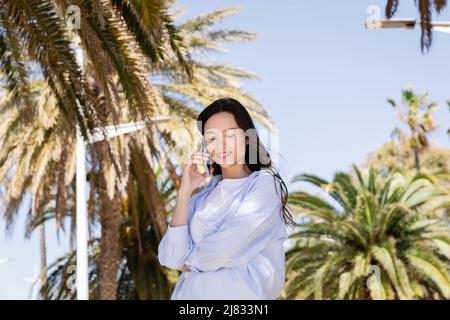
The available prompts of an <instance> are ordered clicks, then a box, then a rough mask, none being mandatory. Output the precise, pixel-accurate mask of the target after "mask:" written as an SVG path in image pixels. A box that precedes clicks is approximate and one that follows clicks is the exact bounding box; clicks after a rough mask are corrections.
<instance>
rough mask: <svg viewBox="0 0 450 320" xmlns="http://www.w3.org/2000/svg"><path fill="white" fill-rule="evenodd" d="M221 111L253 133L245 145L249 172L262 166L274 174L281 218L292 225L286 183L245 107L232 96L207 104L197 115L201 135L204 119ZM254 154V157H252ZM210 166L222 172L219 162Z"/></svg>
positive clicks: (215, 170) (217, 171) (214, 173)
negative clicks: (229, 114)
mask: <svg viewBox="0 0 450 320" xmlns="http://www.w3.org/2000/svg"><path fill="white" fill-rule="evenodd" d="M222 111H226V112H230V113H232V114H233V115H234V118H235V120H236V122H237V124H238V126H239V128H241V129H243V130H244V132H247V133H248V132H250V134H252V135H254V136H253V137H251V139H249V141H250V142H249V143H248V144H246V146H245V163H246V165H247V167H248V168H249V169H250V171H251V172H254V171H260V170H261V169H262V168H266V169H269V170H270V171H271V172H272V174H273V176H274V183H277V181H278V182H279V183H280V187H281V195H279V196H280V199H281V202H282V204H283V210H282V213H283V220H284V222H285V224H287V225H290V226H294V225H295V224H296V223H295V221H294V219H293V218H292V214H291V212H290V209H289V208H288V206H287V202H288V194H289V193H288V190H287V187H286V184H285V183H284V181H283V179H282V178H281V176H280V174H279V172H278V170H277V169H276V168H275V165H274V164H273V163H272V161H271V159H270V155H269V152H267V149H266V148H265V147H264V145H263V143H262V142H261V140H260V139H259V137H258V134H257V131H256V127H255V125H254V123H253V120H252V118H251V117H250V114H249V113H248V111H247V109H246V108H245V107H244V106H243V105H242V104H241V103H240V102H239V101H237V100H236V99H233V98H221V99H218V100H216V101H214V102H213V103H211V104H210V105H209V106H207V107H206V108H205V109H203V111H202V112H200V114H199V115H198V117H197V126H198V129H199V131H200V132H201V133H202V135H204V127H205V123H206V121H207V120H208V119H209V118H210V117H211V116H212V115H214V114H216V113H219V112H222ZM249 129H251V130H249ZM255 155H256V159H255V157H254V156H255ZM250 156H252V161H250ZM211 166H212V167H213V172H212V174H213V175H218V174H222V168H221V167H220V165H219V164H217V163H216V162H214V163H213V164H212V165H211ZM251 172H249V173H251ZM276 190H278V188H276ZM277 192H278V191H277Z"/></svg>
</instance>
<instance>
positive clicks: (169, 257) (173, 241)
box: [158, 194, 198, 269]
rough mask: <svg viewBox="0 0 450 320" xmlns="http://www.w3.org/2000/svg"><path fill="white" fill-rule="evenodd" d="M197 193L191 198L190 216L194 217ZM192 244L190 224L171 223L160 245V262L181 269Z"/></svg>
mask: <svg viewBox="0 0 450 320" xmlns="http://www.w3.org/2000/svg"><path fill="white" fill-rule="evenodd" d="M197 195H198V194H195V195H193V196H191V198H190V199H189V208H188V217H192V214H193V211H194V203H195V199H196V197H197ZM192 246H193V242H192V239H191V237H190V234H189V231H188V225H187V224H184V225H180V226H176V227H174V226H172V223H169V226H168V228H167V231H166V233H165V234H164V236H163V238H162V239H161V241H160V243H159V245H158V259H159V263H160V264H161V265H164V266H166V267H169V268H171V269H180V268H181V266H182V265H183V264H184V260H185V258H186V256H187V255H188V253H189V251H190V249H191V248H192Z"/></svg>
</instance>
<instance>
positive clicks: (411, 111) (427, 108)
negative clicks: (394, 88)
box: [387, 89, 438, 172]
mask: <svg viewBox="0 0 450 320" xmlns="http://www.w3.org/2000/svg"><path fill="white" fill-rule="evenodd" d="M428 96H429V94H428V93H423V94H415V93H414V91H413V90H412V89H403V90H402V100H403V105H404V108H403V109H405V110H402V108H401V106H398V105H397V103H396V102H395V100H394V99H387V101H388V103H389V104H390V105H391V106H392V107H393V108H394V109H396V111H397V115H398V117H399V118H400V120H401V121H402V122H404V123H405V124H406V126H407V127H408V129H409V137H407V136H406V134H405V133H404V132H403V131H402V130H401V129H399V128H397V129H395V130H394V134H398V135H399V137H400V140H402V142H403V141H405V140H406V139H407V140H408V143H409V145H410V146H411V149H412V150H413V151H414V161H415V168H416V170H417V172H419V171H420V153H421V152H422V151H423V150H424V149H425V148H427V147H428V145H429V142H428V137H427V135H428V134H429V133H430V132H431V131H433V130H434V129H435V128H436V126H437V125H436V122H435V120H434V117H433V110H434V109H436V108H437V107H438V105H437V104H436V103H434V102H431V103H428V102H427V99H428Z"/></svg>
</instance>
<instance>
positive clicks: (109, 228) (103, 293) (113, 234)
mask: <svg viewBox="0 0 450 320" xmlns="http://www.w3.org/2000/svg"><path fill="white" fill-rule="evenodd" d="M100 148H101V151H100V152H101V154H102V156H106V154H107V153H106V150H105V145H104V144H102V146H100ZM101 159H104V158H103V157H102V158H101ZM102 163H103V161H102ZM100 168H101V169H100V172H99V173H98V184H99V189H98V190H99V200H100V224H101V240H100V256H99V262H98V270H99V289H100V299H101V300H116V299H117V271H118V269H119V264H120V260H121V247H120V225H121V222H122V209H121V196H120V192H119V190H118V189H117V188H116V190H115V192H114V197H113V198H112V199H110V198H109V196H108V192H107V185H106V180H105V177H104V173H103V169H102V168H103V165H100Z"/></svg>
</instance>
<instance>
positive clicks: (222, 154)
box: [217, 151, 231, 158]
mask: <svg viewBox="0 0 450 320" xmlns="http://www.w3.org/2000/svg"><path fill="white" fill-rule="evenodd" d="M230 154H231V151H230V152H224V153H218V154H217V156H218V157H219V158H225V157H227V156H229V155H230Z"/></svg>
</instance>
